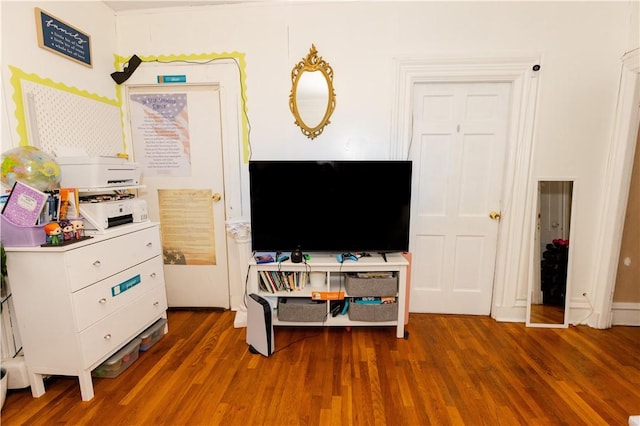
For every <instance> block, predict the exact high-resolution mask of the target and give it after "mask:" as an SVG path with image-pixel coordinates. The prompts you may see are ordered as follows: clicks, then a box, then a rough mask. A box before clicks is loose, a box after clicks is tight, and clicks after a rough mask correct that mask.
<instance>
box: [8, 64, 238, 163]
mask: <svg viewBox="0 0 640 426" xmlns="http://www.w3.org/2000/svg"><path fill="white" fill-rule="evenodd" d="M140 59H141V60H142V61H144V62H151V61H159V62H171V61H207V60H213V59H234V60H236V61H237V63H238V66H239V71H240V90H241V93H240V96H241V98H242V99H241V101H242V109H243V114H242V149H243V158H244V162H245V163H248V162H249V156H250V147H249V120H248V117H247V96H246V72H245V68H246V61H245V55H244V53H239V52H230V53H227V52H223V53H201V54H189V55H186V54H184V55H160V56H140ZM128 60H129V57H123V56H120V55H114V69H116V70H118V69H122V66H123V65H124V64H125V63H126V62H127V61H128ZM9 69H10V71H11V78H10V81H11V85H12V86H13V102H14V103H15V105H16V109H15V113H14V115H15V117H16V120H17V122H18V125H17V126H16V132H17V133H18V136H19V141H18V145H19V146H25V145H29V140H28V136H27V120H26V115H25V108H24V102H23V95H22V84H21V82H22V80H27V81H31V82H33V83H38V84H42V85H44V86H48V87H52V88H54V89H58V90H63V91H65V92H68V93H73V94H75V95H79V96H83V97H85V98H88V99H92V100H94V101H97V102H103V103H105V104H108V105H113V106H116V107H118V108H119V109H120V119H121V128H122V132H123V135H122V140H123V152H127V151H126V142H125V141H126V139H125V135H124V128H125V127H124V113H123V110H122V87H121V86H119V85H116V86H115V87H116V99H109V98H108V97H106V96H100V95H98V94H95V93H90V92H88V91H86V90H81V89H78V88H77V87H73V86H67V85H66V84H64V83H59V82H55V81H53V80H51V79H50V78H43V77H40V76H38V75H36V74H29V73H26V72H24V71H23V70H21V69H20V68H17V67H14V66H12V65H9Z"/></svg>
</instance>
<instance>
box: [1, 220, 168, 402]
mask: <svg viewBox="0 0 640 426" xmlns="http://www.w3.org/2000/svg"><path fill="white" fill-rule="evenodd" d="M6 251H7V267H8V271H9V280H10V283H11V289H12V292H13V298H14V304H15V310H16V316H17V321H18V327H19V330H20V335H21V337H22V343H23V349H24V356H25V362H26V365H27V370H28V372H29V382H30V384H31V392H32V394H33V396H34V397H39V396H41V395H42V394H44V392H45V388H44V382H43V376H48V375H65V376H78V379H79V381H80V391H81V394H82V400H83V401H88V400H90V399H92V398H93V395H94V393H93V384H92V381H91V370H93V369H94V368H95V367H97V366H98V365H100V363H102V362H103V361H104V360H106V359H107V358H108V357H109V356H111V355H112V354H114V353H115V352H117V351H118V349H120V348H122V347H123V346H124V345H126V344H127V343H128V342H129V341H130V340H131V339H132V338H134V337H136V336H137V335H138V334H140V333H141V332H142V331H144V330H145V329H146V328H147V327H148V326H149V325H151V324H153V323H154V322H155V321H156V320H158V319H160V318H166V310H167V299H166V291H165V283H164V274H163V263H162V246H161V243H160V231H159V226H158V224H157V223H152V222H147V223H136V224H128V225H122V226H119V227H117V228H114V229H113V230H110V231H108V232H107V233H106V234H104V235H95V236H93V238H91V239H87V240H84V241H79V242H77V243H74V244H69V245H65V246H60V247H6Z"/></svg>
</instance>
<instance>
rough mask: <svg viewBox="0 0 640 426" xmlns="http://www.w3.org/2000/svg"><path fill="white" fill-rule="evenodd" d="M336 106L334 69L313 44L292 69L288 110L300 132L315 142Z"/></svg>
mask: <svg viewBox="0 0 640 426" xmlns="http://www.w3.org/2000/svg"><path fill="white" fill-rule="evenodd" d="M335 106H336V95H335V93H334V91H333V69H332V68H331V66H330V65H329V64H328V63H327V62H326V61H325V60H324V59H322V57H321V56H318V51H317V50H316V47H315V46H314V45H313V44H312V45H311V49H309V54H308V55H307V56H306V57H305V58H303V59H302V60H301V61H300V62H298V63H297V64H296V66H294V67H293V70H291V94H290V95H289V108H290V109H291V112H292V113H293V117H294V118H295V123H296V125H298V126H299V127H300V130H302V133H303V134H304V135H305V136H307V137H308V138H309V139H315V138H316V137H318V136H319V135H320V134H321V133H322V131H323V130H324V128H325V127H326V126H327V124H329V123H330V121H329V118H330V117H331V114H332V113H333V110H334V109H335Z"/></svg>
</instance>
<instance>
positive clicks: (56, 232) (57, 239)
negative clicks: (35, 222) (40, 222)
mask: <svg viewBox="0 0 640 426" xmlns="http://www.w3.org/2000/svg"><path fill="white" fill-rule="evenodd" d="M44 232H45V234H47V243H49V244H51V245H54V246H55V245H58V244H60V243H61V242H62V227H61V226H60V224H59V223H58V222H49V223H47V224H46V225H45V226H44Z"/></svg>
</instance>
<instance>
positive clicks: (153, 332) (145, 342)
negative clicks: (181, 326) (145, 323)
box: [138, 318, 167, 352]
mask: <svg viewBox="0 0 640 426" xmlns="http://www.w3.org/2000/svg"><path fill="white" fill-rule="evenodd" d="M166 325H167V319H166V318H160V319H159V320H158V321H156V322H154V323H153V324H151V325H150V326H149V328H147V329H146V330H145V331H143V332H142V333H140V335H139V336H138V338H139V339H140V350H141V351H143V352H144V351H147V350H149V348H150V347H151V346H153V345H155V344H156V342H157V341H158V340H160V339H162V337H163V336H164V327H165V326H166Z"/></svg>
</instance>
